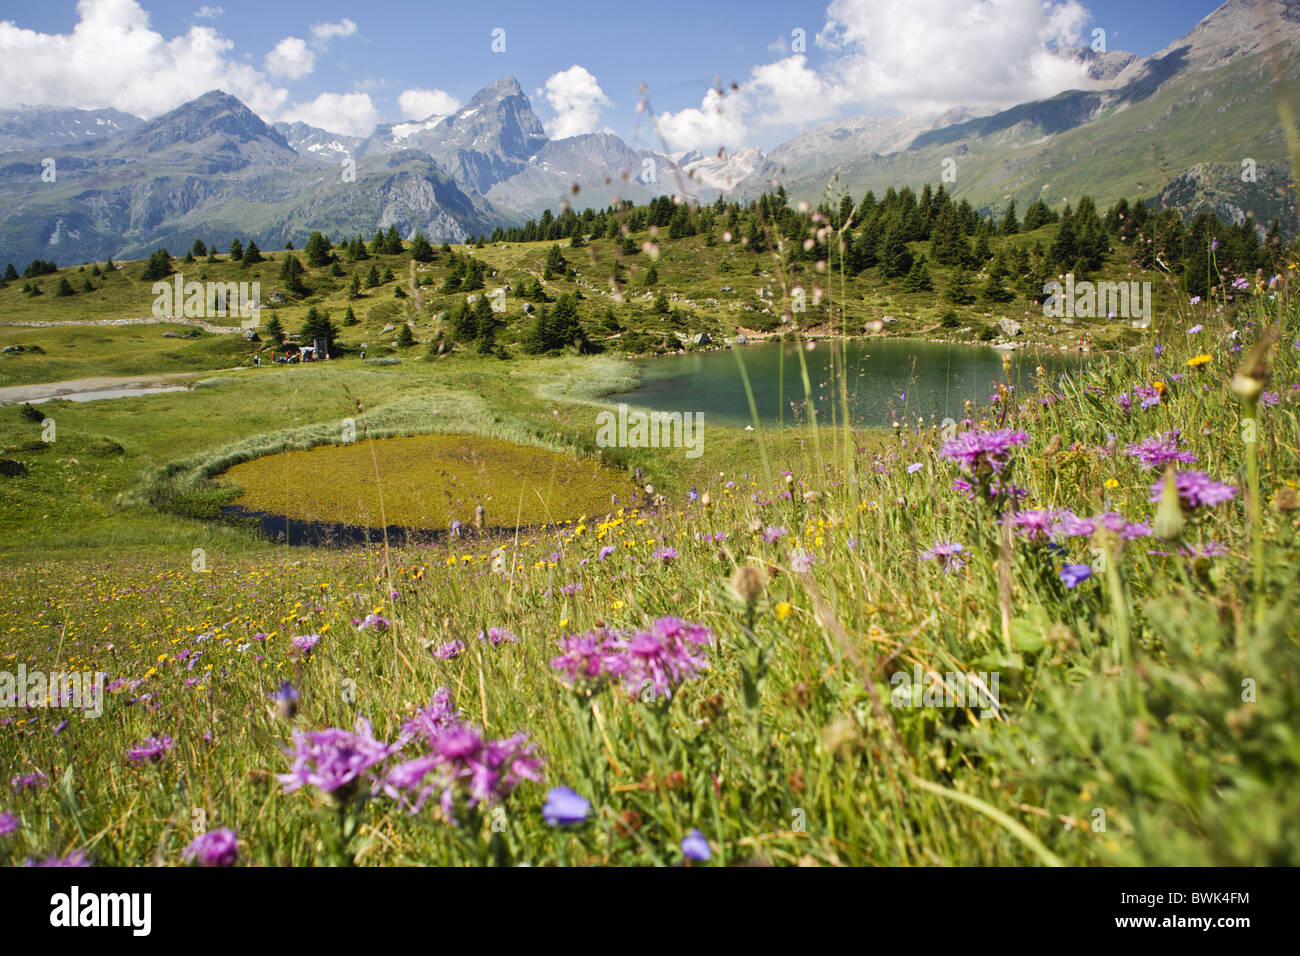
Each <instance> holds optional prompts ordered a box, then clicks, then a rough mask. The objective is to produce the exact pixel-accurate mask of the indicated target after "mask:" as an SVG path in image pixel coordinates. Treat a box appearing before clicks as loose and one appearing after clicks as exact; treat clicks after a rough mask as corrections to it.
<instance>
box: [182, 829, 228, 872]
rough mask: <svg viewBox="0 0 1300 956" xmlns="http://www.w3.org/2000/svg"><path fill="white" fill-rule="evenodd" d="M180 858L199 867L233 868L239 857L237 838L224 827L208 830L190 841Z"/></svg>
mask: <svg viewBox="0 0 1300 956" xmlns="http://www.w3.org/2000/svg"><path fill="white" fill-rule="evenodd" d="M182 856H183V857H184V859H185V860H186V861H188V862H191V863H197V864H198V865H199V866H234V865H235V859H236V858H237V857H238V856H239V837H237V836H236V835H235V831H234V830H229V829H226V828H224V827H223V828H222V829H220V830H210V831H209V832H207V833H202V834H200V835H199V836H197V837H195V838H194V839H193V840H192V841H190V845H189V846H187V847H186V848H185V852H184V853H183V854H182Z"/></svg>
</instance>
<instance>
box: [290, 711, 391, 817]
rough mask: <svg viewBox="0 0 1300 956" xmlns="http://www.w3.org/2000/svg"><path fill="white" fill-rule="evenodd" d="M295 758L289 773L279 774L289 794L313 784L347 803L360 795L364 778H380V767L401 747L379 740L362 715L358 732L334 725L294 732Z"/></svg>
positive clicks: (336, 799) (339, 801)
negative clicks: (377, 775)
mask: <svg viewBox="0 0 1300 956" xmlns="http://www.w3.org/2000/svg"><path fill="white" fill-rule="evenodd" d="M293 747H294V749H293V750H292V751H286V753H288V754H289V756H290V757H291V758H292V760H293V766H292V767H291V768H290V770H289V772H288V773H282V774H280V775H279V777H278V779H279V781H280V782H281V783H282V784H284V790H285V793H292V792H293V791H294V790H297V789H298V788H299V787H302V786H308V785H309V786H313V787H315V788H317V789H318V790H320V791H322V792H323V793H326V794H328V795H329V796H330V797H332V798H333V799H334V800H335V801H336V802H338V803H347V802H348V801H349V800H351V799H352V797H353V796H355V795H356V792H357V789H358V788H359V786H360V784H361V781H362V779H364V778H366V777H370V778H371V780H372V781H374V780H375V779H376V768H378V767H380V765H382V764H383V763H384V761H386V760H387V759H388V758H389V757H390V756H391V755H392V754H393V753H394V752H395V751H396V750H397V747H395V746H391V745H389V744H386V743H384V742H383V741H381V740H376V739H375V735H374V729H373V728H372V727H371V726H370V722H369V721H367V720H366V719H365V718H362V717H358V718H357V722H356V732H355V733H353V732H352V731H348V730H340V729H339V728H337V727H330V728H328V729H326V730H317V731H312V732H310V733H304V732H303V731H301V730H298V729H297V728H295V729H294V731H293Z"/></svg>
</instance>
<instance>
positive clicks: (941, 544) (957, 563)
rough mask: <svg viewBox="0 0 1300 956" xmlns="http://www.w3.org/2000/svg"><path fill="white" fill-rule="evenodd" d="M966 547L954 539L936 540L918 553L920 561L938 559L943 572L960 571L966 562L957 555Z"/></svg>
mask: <svg viewBox="0 0 1300 956" xmlns="http://www.w3.org/2000/svg"><path fill="white" fill-rule="evenodd" d="M965 550H966V549H965V548H964V547H963V546H962V545H961V544H960V543H958V542H956V541H936V542H935V543H934V547H933V548H927V549H926V550H925V551H922V552H921V554H920V555H919V557H920V560H922V561H939V562H940V563H941V564H942V565H943V570H944V571H945V572H949V571H960V570H961V569H962V568H963V567H964V566H965V564H966V562H965V561H964V560H962V558H960V557H959V555H960V554H961V553H962V552H963V551H965Z"/></svg>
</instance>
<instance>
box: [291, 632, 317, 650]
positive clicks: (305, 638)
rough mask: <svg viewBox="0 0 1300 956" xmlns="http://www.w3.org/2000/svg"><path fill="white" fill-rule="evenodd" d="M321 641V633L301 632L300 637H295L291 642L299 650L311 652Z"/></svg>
mask: <svg viewBox="0 0 1300 956" xmlns="http://www.w3.org/2000/svg"><path fill="white" fill-rule="evenodd" d="M319 642H320V635H319V634H300V635H299V636H298V637H295V638H294V639H293V640H292V641H290V642H289V643H290V644H292V645H293V646H294V647H296V648H298V650H300V651H302V652H303V653H304V654H310V653H311V649H312V648H313V647H315V646H316V645H317V644H318V643H319Z"/></svg>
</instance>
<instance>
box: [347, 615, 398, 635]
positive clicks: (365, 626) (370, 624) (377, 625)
mask: <svg viewBox="0 0 1300 956" xmlns="http://www.w3.org/2000/svg"><path fill="white" fill-rule="evenodd" d="M352 623H353V624H356V625H357V630H358V631H386V630H388V629H389V628H390V627H391V626H392V624H393V622H392V621H390V620H388V618H386V617H380V616H379V615H378V614H375V613H374V612H371V613H370V614H367V615H366V618H365V620H364V621H362V622H361V623H360V624H357V622H356V621H355V620H354V621H353V622H352Z"/></svg>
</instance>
